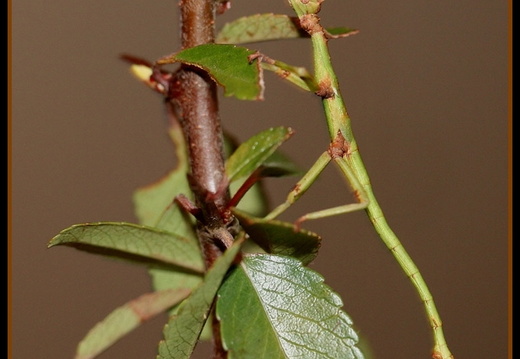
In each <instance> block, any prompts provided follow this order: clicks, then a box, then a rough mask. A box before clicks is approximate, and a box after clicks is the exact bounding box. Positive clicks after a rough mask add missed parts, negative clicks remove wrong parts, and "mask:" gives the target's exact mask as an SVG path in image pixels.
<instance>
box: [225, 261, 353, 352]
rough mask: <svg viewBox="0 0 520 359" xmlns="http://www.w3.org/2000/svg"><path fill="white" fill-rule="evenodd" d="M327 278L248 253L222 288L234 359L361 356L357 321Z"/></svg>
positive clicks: (299, 266)
mask: <svg viewBox="0 0 520 359" xmlns="http://www.w3.org/2000/svg"><path fill="white" fill-rule="evenodd" d="M342 305H343V303H342V301H341V298H340V297H339V296H338V295H337V294H336V293H334V292H333V291H332V290H331V289H330V288H329V287H328V286H326V285H325V284H324V283H323V277H321V276H320V275H319V274H318V273H316V272H314V271H312V270H310V269H308V268H306V267H304V266H303V265H302V264H301V263H300V262H299V261H297V260H295V259H293V258H290V257H283V256H275V255H267V254H258V255H249V256H247V257H246V258H245V259H244V260H243V261H242V263H241V265H240V266H239V267H238V268H237V269H236V270H234V271H233V272H232V274H231V275H230V276H229V277H228V278H227V279H226V281H225V282H224V283H223V284H222V287H221V288H220V290H219V299H218V301H217V316H218V318H219V319H220V321H221V333H222V339H223V344H224V347H225V348H226V349H227V350H228V353H229V356H228V358H229V359H293V358H294V359H295V358H298V359H301V358H305V359H338V358H341V359H362V358H363V354H362V353H361V351H360V350H359V348H358V347H357V342H358V336H357V334H356V332H355V331H354V329H353V328H352V321H351V320H350V318H349V317H348V316H347V314H346V313H345V312H344V311H342V309H341V307H342Z"/></svg>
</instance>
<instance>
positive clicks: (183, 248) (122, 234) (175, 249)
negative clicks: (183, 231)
mask: <svg viewBox="0 0 520 359" xmlns="http://www.w3.org/2000/svg"><path fill="white" fill-rule="evenodd" d="M56 245H68V246H72V247H75V248H77V249H81V250H86V251H90V252H95V253H99V254H104V255H108V256H113V257H116V258H122V259H127V260H135V261H137V262H139V261H144V262H145V263H148V264H154V263H155V264H161V263H166V264H171V265H174V266H178V267H182V268H185V269H187V270H191V271H196V272H202V271H204V263H203V261H202V258H201V255H200V249H199V247H198V246H196V245H194V243H193V242H191V241H189V240H187V239H185V238H182V237H179V236H176V235H174V234H172V233H169V232H166V231H162V230H159V229H156V228H152V227H147V226H141V225H137V224H133V223H124V222H96V223H86V224H77V225H73V226H71V227H69V228H67V229H64V230H63V231H61V232H60V233H59V234H58V235H57V236H55V237H54V238H53V239H51V241H50V242H49V244H48V247H53V246H56Z"/></svg>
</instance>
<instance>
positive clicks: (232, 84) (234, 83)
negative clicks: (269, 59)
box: [157, 44, 264, 100]
mask: <svg viewBox="0 0 520 359" xmlns="http://www.w3.org/2000/svg"><path fill="white" fill-rule="evenodd" d="M254 54H255V52H254V51H252V50H249V49H246V48H245V47H239V46H235V45H225V44H204V45H199V46H195V47H190V48H187V49H185V50H182V51H180V52H177V53H174V54H172V55H169V56H166V57H163V58H162V59H159V60H158V61H157V64H158V65H162V64H171V63H175V62H181V63H184V64H188V65H192V66H196V67H199V68H201V69H203V70H205V71H206V72H208V73H209V74H210V75H211V77H212V78H213V79H214V80H215V81H216V82H217V83H218V84H219V85H221V86H222V87H223V88H224V95H225V96H235V97H236V98H238V99H241V100H262V99H263V90H264V87H263V81H262V78H261V69H260V66H259V65H258V62H257V61H251V60H250V56H251V55H254Z"/></svg>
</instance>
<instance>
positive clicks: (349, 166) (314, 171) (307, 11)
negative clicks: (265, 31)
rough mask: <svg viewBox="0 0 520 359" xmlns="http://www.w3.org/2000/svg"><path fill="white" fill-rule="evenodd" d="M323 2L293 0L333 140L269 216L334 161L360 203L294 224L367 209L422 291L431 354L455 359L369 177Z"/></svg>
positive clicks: (422, 283)
mask: <svg viewBox="0 0 520 359" xmlns="http://www.w3.org/2000/svg"><path fill="white" fill-rule="evenodd" d="M322 1H323V0H305V1H304V0H289V2H290V4H291V6H292V7H293V9H294V10H295V12H296V14H297V16H298V19H299V23H300V26H301V27H302V29H303V30H304V31H306V32H307V33H308V34H309V35H310V37H311V41H312V48H313V57H314V81H315V84H316V88H314V89H313V87H312V86H309V87H307V89H308V90H314V92H315V93H316V95H318V96H320V97H321V99H322V105H323V110H324V113H325V117H326V121H327V126H328V130H329V135H330V140H331V142H330V146H329V148H328V149H327V150H326V151H325V152H323V153H322V155H321V156H319V158H318V159H317V160H316V162H315V163H314V164H313V165H312V166H311V168H310V169H309V170H308V171H307V172H306V174H305V175H304V176H303V177H302V178H301V180H300V181H298V183H297V184H296V185H295V186H294V189H293V190H291V191H290V192H289V194H288V196H287V199H286V200H285V202H283V203H282V204H280V205H279V206H278V207H276V208H275V209H274V210H273V211H271V212H270V213H269V214H268V215H267V216H266V219H274V218H276V217H277V216H279V215H280V214H281V213H283V212H284V211H285V210H286V209H287V208H289V207H290V206H291V205H292V204H293V203H295V202H296V201H297V200H298V199H299V198H301V196H302V195H303V194H304V193H305V192H306V191H307V190H308V189H309V188H310V187H311V185H312V184H313V183H314V181H315V180H316V179H317V178H318V176H319V175H320V174H321V172H322V171H323V170H324V169H325V168H326V167H327V165H328V164H329V163H331V162H333V163H335V164H336V165H337V167H338V168H339V171H340V172H341V174H342V175H343V176H344V177H345V178H346V179H347V181H348V183H349V185H350V187H351V188H352V190H353V192H354V196H355V197H356V199H357V202H356V203H350V204H346V205H342V206H338V207H333V208H329V209H324V210H320V211H316V212H312V213H308V214H306V215H304V216H302V217H300V218H299V219H297V220H296V223H295V224H296V225H300V224H301V223H302V222H303V221H306V220H311V219H318V218H324V217H328V216H334V215H338V214H343V213H349V212H353V211H357V210H364V211H365V212H366V213H367V215H368V218H369V219H370V221H371V223H372V225H373V226H374V229H375V230H376V232H377V233H378V235H379V236H380V238H381V239H382V241H383V242H384V244H385V245H386V247H387V248H388V249H389V250H390V251H391V253H392V254H393V256H394V257H395V259H396V260H397V262H398V263H399V265H400V266H401V268H402V269H403V271H404V272H405V274H406V276H407V277H408V278H410V280H411V282H412V284H413V285H414V287H415V289H416V290H417V292H418V293H419V296H420V298H421V300H422V302H423V304H424V307H425V310H426V313H427V317H428V321H429V325H430V327H431V328H432V330H433V338H434V347H433V352H432V357H433V358H434V359H453V354H452V353H451V352H450V350H449V348H448V345H447V342H446V340H445V337H444V333H443V329H442V321H441V318H440V315H439V313H438V311H437V308H436V306H435V303H434V300H433V296H432V294H431V293H430V290H429V289H428V286H427V285H426V282H425V281H424V279H423V277H422V275H421V273H420V272H419V269H418V268H417V266H416V265H415V263H414V262H413V260H412V258H411V257H410V256H409V255H408V253H407V252H406V250H405V248H404V247H403V245H402V244H401V242H400V241H399V239H398V237H397V236H396V235H395V233H394V232H393V231H392V229H391V228H390V226H389V224H388V223H387V221H386V219H385V217H384V214H383V211H382V209H381V207H380V206H379V204H378V203H377V200H376V197H375V195H374V192H373V190H372V186H371V184H370V178H369V176H368V173H367V170H366V168H365V166H364V164H363V160H362V158H361V154H360V153H359V151H358V147H357V144H356V140H355V138H354V134H353V132H352V128H351V121H350V118H349V115H348V113H347V109H346V106H345V103H344V100H343V98H342V96H341V93H340V89H339V83H338V79H337V76H336V74H335V72H334V69H333V66H332V62H331V60H330V54H329V50H328V46H327V42H328V40H329V38H331V37H332V35H330V34H329V33H328V32H327V31H326V30H325V29H324V28H323V27H322V26H321V25H320V19H319V17H318V16H317V13H318V12H319V10H320V6H321V3H322ZM269 66H274V65H273V63H272V62H271V64H267V65H265V66H264V67H265V68H269ZM299 84H300V85H301V87H304V88H305V87H306V86H307V85H306V84H307V82H301V83H299Z"/></svg>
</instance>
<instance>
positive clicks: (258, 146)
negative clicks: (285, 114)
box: [226, 127, 294, 182]
mask: <svg viewBox="0 0 520 359" xmlns="http://www.w3.org/2000/svg"><path fill="white" fill-rule="evenodd" d="M293 133H294V132H293V130H292V129H291V128H287V127H272V128H269V129H267V130H265V131H262V132H260V133H259V134H256V135H254V136H253V137H251V138H250V139H248V140H247V141H245V142H244V143H242V144H241V145H240V146H239V147H238V148H237V150H236V151H235V152H233V154H232V155H231V156H230V157H229V158H228V160H227V161H226V175H227V177H228V179H229V181H230V182H233V181H235V180H237V179H240V178H243V177H248V176H249V175H250V174H251V173H253V171H255V170H256V169H257V168H258V167H260V165H262V163H264V162H265V161H266V160H267V159H268V158H269V157H270V156H271V155H272V154H273V152H274V151H275V150H276V149H277V148H278V147H279V146H280V145H281V144H282V143H283V142H285V141H286V140H287V139H288V138H289V137H290V136H292V134H293Z"/></svg>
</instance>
